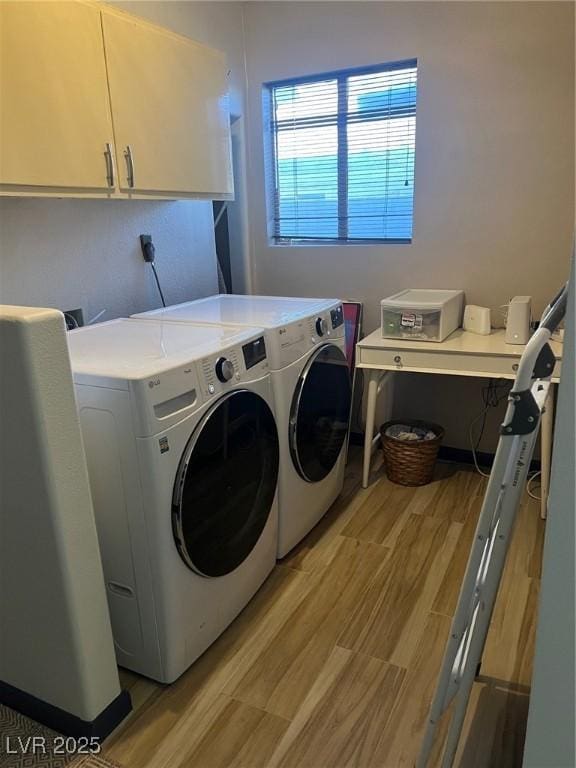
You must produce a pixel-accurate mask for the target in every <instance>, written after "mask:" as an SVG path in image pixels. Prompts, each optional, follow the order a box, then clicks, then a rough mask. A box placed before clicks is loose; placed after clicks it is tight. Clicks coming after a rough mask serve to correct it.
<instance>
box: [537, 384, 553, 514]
mask: <svg viewBox="0 0 576 768" xmlns="http://www.w3.org/2000/svg"><path fill="white" fill-rule="evenodd" d="M555 389H556V385H555V384H550V389H549V390H548V397H547V398H546V403H545V404H544V411H543V413H542V423H541V426H540V466H541V470H542V474H541V478H540V480H541V482H540V497H541V502H540V505H541V506H540V517H541V518H542V519H543V520H545V519H546V516H547V514H548V494H549V491H550V469H551V464H552V430H553V427H554V394H555V392H554V390H555Z"/></svg>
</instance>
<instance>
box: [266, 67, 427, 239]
mask: <svg viewBox="0 0 576 768" xmlns="http://www.w3.org/2000/svg"><path fill="white" fill-rule="evenodd" d="M416 78H417V68H416V61H415V60H412V61H403V62H398V63H394V64H385V65H381V66H379V67H371V68H369V69H368V68H367V69H361V70H358V69H356V70H346V71H342V72H334V73H331V74H328V75H318V76H313V77H306V78H298V79H296V80H285V81H282V82H276V83H268V84H267V85H266V86H265V89H264V121H265V129H266V131H265V133H266V137H265V141H266V144H267V146H266V183H267V188H268V190H267V191H268V204H269V221H270V235H271V238H272V240H273V241H274V242H276V243H288V242H293V241H295V242H298V241H302V242H310V241H312V242H313V241H317V242H343V243H347V242H402V243H404V242H410V241H411V239H412V217H413V203H414V144H415V136H416Z"/></svg>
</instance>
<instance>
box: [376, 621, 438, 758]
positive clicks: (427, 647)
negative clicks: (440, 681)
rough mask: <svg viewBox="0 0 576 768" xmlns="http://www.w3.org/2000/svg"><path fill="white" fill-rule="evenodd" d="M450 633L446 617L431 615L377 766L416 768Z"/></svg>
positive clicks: (407, 676) (397, 704)
mask: <svg viewBox="0 0 576 768" xmlns="http://www.w3.org/2000/svg"><path fill="white" fill-rule="evenodd" d="M449 631H450V619H449V618H448V617H447V616H441V615H440V614H429V615H428V619H427V621H426V624H425V627H424V631H423V632H422V636H421V637H420V642H419V645H418V649H417V652H416V655H415V657H414V659H413V664H412V668H411V669H410V670H409V671H408V673H407V674H406V677H405V678H404V681H403V684H402V688H401V690H400V694H399V696H398V698H397V699H396V701H395V704H394V707H393V710H392V713H391V715H390V719H389V721H388V726H387V728H386V733H387V737H386V738H385V739H384V740H383V742H382V743H381V744H380V745H379V749H378V750H377V752H376V753H375V755H374V762H373V763H372V765H373V766H374V767H376V766H385V767H386V768H393V767H394V768H401V767H403V766H411V768H413V766H414V763H415V761H416V758H417V756H418V753H419V751H420V744H421V742H422V736H423V734H424V729H425V725H426V722H427V719H428V710H429V708H430V703H431V701H432V696H433V695H434V691H435V689H436V679H437V676H438V673H439V671H440V665H441V662H442V658H443V656H444V647H445V644H446V639H447V637H448V632H449Z"/></svg>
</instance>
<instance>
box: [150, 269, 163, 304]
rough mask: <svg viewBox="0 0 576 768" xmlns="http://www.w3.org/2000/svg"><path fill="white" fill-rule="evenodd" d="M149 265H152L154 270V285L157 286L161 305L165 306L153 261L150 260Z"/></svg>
mask: <svg viewBox="0 0 576 768" xmlns="http://www.w3.org/2000/svg"><path fill="white" fill-rule="evenodd" d="M150 266H151V267H152V272H154V277H155V278H156V285H157V286H158V293H159V294H160V299H161V301H162V306H163V307H165V306H166V302H165V301H164V294H163V293H162V288H161V286H160V280H159V279H158V272H156V267H155V266H154V262H153V261H151V262H150Z"/></svg>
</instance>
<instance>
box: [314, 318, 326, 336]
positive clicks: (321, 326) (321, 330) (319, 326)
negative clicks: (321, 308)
mask: <svg viewBox="0 0 576 768" xmlns="http://www.w3.org/2000/svg"><path fill="white" fill-rule="evenodd" d="M327 330H328V325H327V324H326V320H324V318H323V317H319V318H318V319H317V320H316V333H317V334H318V336H324V334H325V333H326V331H327Z"/></svg>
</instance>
